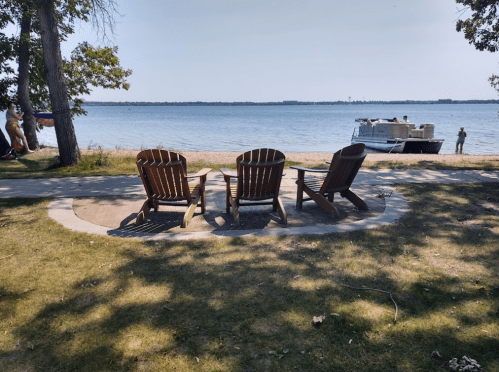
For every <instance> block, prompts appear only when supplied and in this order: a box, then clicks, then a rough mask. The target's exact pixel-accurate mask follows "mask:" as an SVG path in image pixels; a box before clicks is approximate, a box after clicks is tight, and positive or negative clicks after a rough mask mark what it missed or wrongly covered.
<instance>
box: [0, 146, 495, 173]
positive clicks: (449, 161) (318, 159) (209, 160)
mask: <svg viewBox="0 0 499 372" xmlns="http://www.w3.org/2000/svg"><path fill="white" fill-rule="evenodd" d="M138 152H139V150H123V149H116V150H103V149H100V148H93V149H86V150H81V154H82V161H81V163H80V164H78V165H76V166H72V167H59V166H58V158H57V155H58V150H57V149H56V148H50V147H47V148H43V149H42V150H40V151H37V152H36V153H34V154H30V155H24V156H21V157H19V159H18V160H15V161H0V179H2V178H4V179H5V178H49V177H84V176H117V175H129V174H138V172H137V167H136V165H135V161H136V156H137V153H138ZM181 153H182V154H184V155H185V156H186V158H187V160H188V163H187V166H188V172H197V171H199V170H200V169H202V168H212V169H213V170H216V171H218V169H219V168H231V169H235V166H236V157H237V156H238V155H239V153H233V152H209V151H199V152H198V151H190V152H189V151H188V152H181ZM331 156H332V154H324V153H289V154H287V155H286V158H287V160H286V164H285V166H286V167H289V166H291V165H303V166H306V167H310V168H327V166H328V165H327V164H326V163H325V161H329V160H331ZM363 167H366V168H391V169H438V170H442V169H451V170H452V169H453V170H466V169H480V170H498V169H499V157H498V156H496V155H490V156H486V155H483V156H478V155H477V156H470V155H455V156H454V155H428V154H426V155H418V154H368V156H367V158H366V160H365V161H364V164H363Z"/></svg>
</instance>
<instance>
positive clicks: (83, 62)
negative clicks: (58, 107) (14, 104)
mask: <svg viewBox="0 0 499 372" xmlns="http://www.w3.org/2000/svg"><path fill="white" fill-rule="evenodd" d="M9 3H10V7H8V9H5V11H3V12H0V30H4V29H5V27H6V26H7V24H8V23H12V24H19V23H20V22H21V18H22V15H23V9H22V7H23V6H24V12H30V13H31V14H30V15H31V17H32V28H31V33H30V35H29V40H28V42H29V86H30V99H31V103H32V106H33V109H34V110H35V111H41V110H50V109H51V106H50V95H49V90H48V86H47V81H46V76H45V66H44V61H43V48H42V43H41V39H40V31H39V27H38V24H37V18H36V9H34V8H33V6H34V3H33V2H26V1H21V0H19V1H10V2H9ZM54 3H55V5H56V6H57V9H58V12H57V13H56V14H57V18H58V22H59V31H60V39H61V40H60V41H61V42H63V41H65V40H66V39H67V37H68V36H69V35H71V34H73V33H74V32H75V27H76V26H75V22H76V20H77V19H80V20H83V21H92V25H93V26H94V27H96V28H97V29H98V30H101V31H102V30H103V32H104V36H103V38H106V36H105V35H107V33H108V32H109V31H108V30H109V29H110V27H112V24H113V22H114V20H113V19H112V12H111V10H113V9H114V3H113V2H110V1H108V2H106V3H104V1H90V0H78V1H55V2H54ZM27 4H28V5H30V6H31V7H26V5H27ZM95 4H98V5H99V9H101V11H102V12H104V13H102V14H101V15H102V16H101V17H97V15H96V10H95V9H94V5H95ZM106 4H111V5H112V7H111V8H110V9H109V8H106V7H105V6H104V5H106ZM111 32H112V28H111ZM20 37H22V36H21V35H11V36H9V37H8V36H6V35H5V34H4V33H1V32H0V74H1V78H0V97H1V100H0V109H5V108H6V106H7V102H8V101H9V100H14V101H16V100H17V94H16V91H15V90H14V89H13V88H14V86H15V85H16V83H17V80H18V75H17V74H16V71H15V70H14V68H13V67H12V66H13V63H18V62H19V47H18V46H19V38H20ZM63 65H64V75H65V78H66V83H67V86H68V98H69V100H70V102H71V103H72V107H71V114H72V116H74V115H82V114H86V111H85V110H84V109H83V108H82V104H83V102H84V101H83V96H84V95H87V94H90V92H91V88H92V87H102V88H108V89H125V90H128V88H129V87H130V85H129V84H128V83H127V81H126V78H127V77H128V76H130V75H131V73H132V71H131V70H127V69H124V68H122V67H121V65H120V61H119V59H118V47H117V46H112V47H110V46H104V47H101V46H92V45H90V44H89V43H88V42H82V43H80V44H79V45H78V46H77V47H76V48H75V49H74V50H73V51H72V53H71V55H70V56H69V58H63Z"/></svg>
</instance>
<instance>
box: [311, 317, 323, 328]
mask: <svg viewBox="0 0 499 372" xmlns="http://www.w3.org/2000/svg"><path fill="white" fill-rule="evenodd" d="M324 319H326V317H325V316H324V315H321V316H314V317H313V318H312V325H313V326H314V327H315V328H319V327H320V326H321V325H322V323H323V322H324Z"/></svg>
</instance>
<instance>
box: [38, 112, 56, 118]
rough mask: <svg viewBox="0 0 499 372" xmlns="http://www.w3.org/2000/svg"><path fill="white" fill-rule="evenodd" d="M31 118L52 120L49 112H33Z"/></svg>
mask: <svg viewBox="0 0 499 372" xmlns="http://www.w3.org/2000/svg"><path fill="white" fill-rule="evenodd" d="M33 116H34V117H35V118H38V119H53V118H54V117H53V115H52V113H51V112H35V113H34V114H33Z"/></svg>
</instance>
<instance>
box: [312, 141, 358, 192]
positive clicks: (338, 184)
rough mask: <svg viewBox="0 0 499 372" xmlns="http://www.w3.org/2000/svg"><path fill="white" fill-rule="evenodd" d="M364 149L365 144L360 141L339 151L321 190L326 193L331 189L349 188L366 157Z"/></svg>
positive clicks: (334, 157)
mask: <svg viewBox="0 0 499 372" xmlns="http://www.w3.org/2000/svg"><path fill="white" fill-rule="evenodd" d="M364 149H365V145H364V144H363V143H358V144H355V145H351V146H347V147H345V148H343V149H341V150H339V151H337V152H336V153H335V154H334V156H333V160H332V161H331V165H330V166H329V173H328V175H327V176H326V178H325V179H324V183H323V184H322V187H321V189H320V191H319V192H320V193H321V194H324V193H326V192H328V191H329V190H339V189H345V190H346V189H348V188H349V187H350V186H351V185H352V183H353V181H354V179H355V177H356V176H357V173H358V171H359V169H360V167H361V166H362V163H363V161H364V159H365V158H366V153H365V152H364Z"/></svg>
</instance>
